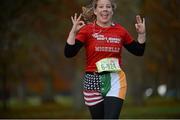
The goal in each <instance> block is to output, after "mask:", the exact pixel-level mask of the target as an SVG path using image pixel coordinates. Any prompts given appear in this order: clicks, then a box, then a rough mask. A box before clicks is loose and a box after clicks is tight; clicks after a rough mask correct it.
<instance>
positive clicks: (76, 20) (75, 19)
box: [71, 13, 82, 23]
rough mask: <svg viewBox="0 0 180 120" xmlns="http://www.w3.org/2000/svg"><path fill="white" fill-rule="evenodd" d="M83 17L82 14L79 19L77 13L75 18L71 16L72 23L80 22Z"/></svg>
mask: <svg viewBox="0 0 180 120" xmlns="http://www.w3.org/2000/svg"><path fill="white" fill-rule="evenodd" d="M81 16H82V14H80V15H79V17H77V13H75V14H74V16H71V21H72V22H73V23H75V22H78V21H79V20H80V19H81Z"/></svg>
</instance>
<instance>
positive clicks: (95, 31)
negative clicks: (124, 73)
mask: <svg viewBox="0 0 180 120" xmlns="http://www.w3.org/2000/svg"><path fill="white" fill-rule="evenodd" d="M76 39H77V40H79V41H81V42H83V43H84V45H85V49H86V72H87V71H88V72H95V71H97V69H96V64H95V63H96V62H97V61H99V60H101V59H103V58H108V57H115V58H118V59H119V64H120V66H121V64H122V60H121V51H122V46H123V45H125V44H129V43H131V42H132V41H133V39H132V37H131V35H130V34H129V33H128V32H127V30H126V29H125V28H123V27H122V26H121V25H119V24H113V25H112V26H110V27H106V28H103V27H100V26H98V25H96V24H95V23H90V24H87V25H85V26H84V27H83V28H81V29H80V31H79V32H78V34H77V36H76Z"/></svg>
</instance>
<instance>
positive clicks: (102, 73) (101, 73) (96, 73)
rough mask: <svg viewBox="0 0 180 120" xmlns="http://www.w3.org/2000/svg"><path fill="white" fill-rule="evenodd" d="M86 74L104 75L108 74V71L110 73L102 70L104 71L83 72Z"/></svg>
mask: <svg viewBox="0 0 180 120" xmlns="http://www.w3.org/2000/svg"><path fill="white" fill-rule="evenodd" d="M85 73H86V74H91V75H104V74H108V73H111V72H109V71H104V72H100V73H98V72H85Z"/></svg>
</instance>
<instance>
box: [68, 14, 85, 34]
mask: <svg viewBox="0 0 180 120" xmlns="http://www.w3.org/2000/svg"><path fill="white" fill-rule="evenodd" d="M81 16H82V14H80V15H79V17H78V16H77V13H75V15H74V17H73V16H71V20H72V23H73V26H72V29H71V33H74V34H77V32H78V31H79V30H80V29H81V28H82V27H83V26H84V25H85V23H84V21H82V20H80V19H81Z"/></svg>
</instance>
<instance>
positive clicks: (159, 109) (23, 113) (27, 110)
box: [0, 98, 180, 119]
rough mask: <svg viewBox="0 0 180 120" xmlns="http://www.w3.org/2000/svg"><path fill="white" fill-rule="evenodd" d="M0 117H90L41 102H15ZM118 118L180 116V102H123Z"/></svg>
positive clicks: (153, 99)
mask: <svg viewBox="0 0 180 120" xmlns="http://www.w3.org/2000/svg"><path fill="white" fill-rule="evenodd" d="M0 118H90V116H89V112H88V110H87V109H86V108H85V107H84V108H82V109H81V110H75V109H72V107H71V106H69V105H67V104H66V105H62V104H55V103H49V104H42V105H36V106H32V105H29V104H25V103H17V104H14V106H11V109H9V110H8V111H2V110H1V111H0ZM120 118H130V119H132V118H152V119H155V118H162V119H163V118H172V119H173V118H180V102H179V101H174V100H171V99H161V98H151V99H149V100H146V101H145V102H144V104H143V105H138V106H137V105H133V104H132V103H131V102H129V101H128V100H127V101H126V102H125V104H124V106H123V109H122V112H121V117H120Z"/></svg>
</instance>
